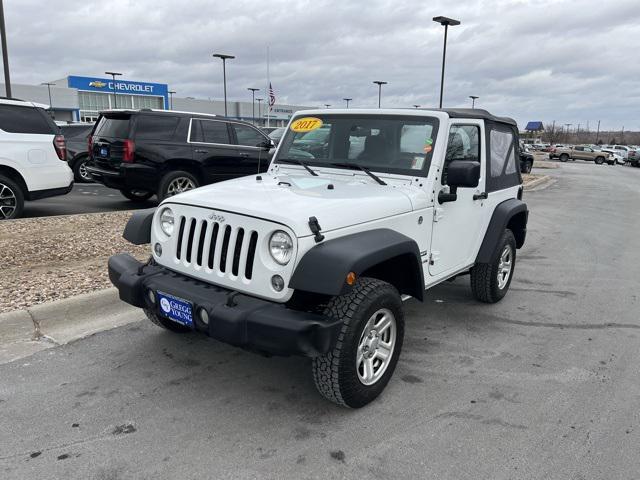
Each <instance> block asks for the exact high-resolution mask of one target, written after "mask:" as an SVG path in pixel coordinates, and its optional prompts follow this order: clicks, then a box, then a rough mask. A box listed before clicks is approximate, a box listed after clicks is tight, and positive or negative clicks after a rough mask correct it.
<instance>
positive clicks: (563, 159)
mask: <svg viewBox="0 0 640 480" xmlns="http://www.w3.org/2000/svg"><path fill="white" fill-rule="evenodd" d="M559 158H560V161H561V162H566V161H567V160H569V155H567V154H566V153H563V154H562V155H560V157H559Z"/></svg>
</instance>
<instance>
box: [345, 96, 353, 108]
mask: <svg viewBox="0 0 640 480" xmlns="http://www.w3.org/2000/svg"><path fill="white" fill-rule="evenodd" d="M343 100H344V101H345V102H347V108H349V102H350V101H351V100H353V98H343Z"/></svg>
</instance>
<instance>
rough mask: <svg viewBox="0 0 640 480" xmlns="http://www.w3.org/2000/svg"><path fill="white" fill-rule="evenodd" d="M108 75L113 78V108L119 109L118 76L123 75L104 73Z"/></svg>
mask: <svg viewBox="0 0 640 480" xmlns="http://www.w3.org/2000/svg"><path fill="white" fill-rule="evenodd" d="M104 73H105V74H106V75H111V78H113V108H118V97H117V96H116V90H117V88H116V76H120V75H122V74H121V73H118V72H104Z"/></svg>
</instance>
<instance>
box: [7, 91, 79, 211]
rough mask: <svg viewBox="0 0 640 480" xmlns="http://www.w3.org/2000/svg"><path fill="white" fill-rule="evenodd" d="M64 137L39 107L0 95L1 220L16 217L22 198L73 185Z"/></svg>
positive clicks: (51, 193)
mask: <svg viewBox="0 0 640 480" xmlns="http://www.w3.org/2000/svg"><path fill="white" fill-rule="evenodd" d="M66 155H67V150H66V146H65V141H64V137H63V136H62V135H60V132H59V129H58V127H57V126H56V124H55V123H54V122H53V120H52V119H51V117H49V115H48V114H47V112H46V111H45V110H44V109H43V108H42V106H40V105H38V104H35V103H31V102H23V101H21V100H12V99H6V98H0V220H8V219H12V218H17V217H19V216H20V214H21V213H22V209H23V207H24V202H25V200H38V199H41V198H46V197H52V196H54V195H64V194H66V193H69V191H70V190H71V188H72V187H73V172H71V169H70V168H69V166H68V165H67V162H66Z"/></svg>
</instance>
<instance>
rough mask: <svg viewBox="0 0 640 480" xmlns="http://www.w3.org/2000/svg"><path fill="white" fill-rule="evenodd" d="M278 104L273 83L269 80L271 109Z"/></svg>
mask: <svg viewBox="0 0 640 480" xmlns="http://www.w3.org/2000/svg"><path fill="white" fill-rule="evenodd" d="M275 104H276V92H274V91H273V85H271V82H269V110H271V109H272V108H273V106H274V105H275Z"/></svg>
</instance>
